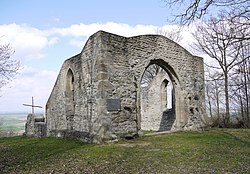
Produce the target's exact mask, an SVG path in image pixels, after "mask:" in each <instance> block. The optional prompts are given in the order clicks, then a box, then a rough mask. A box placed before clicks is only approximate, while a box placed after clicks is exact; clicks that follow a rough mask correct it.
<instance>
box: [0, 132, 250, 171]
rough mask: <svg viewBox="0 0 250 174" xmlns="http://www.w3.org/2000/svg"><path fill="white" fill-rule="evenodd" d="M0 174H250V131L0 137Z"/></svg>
mask: <svg viewBox="0 0 250 174" xmlns="http://www.w3.org/2000/svg"><path fill="white" fill-rule="evenodd" d="M0 171H1V172H2V173H88V174H91V173H119V174H123V173H124V174H125V173H126V174H127V173H143V174H147V173H249V171H250V129H211V130H209V131H204V132H176V133H173V134H165V135H157V136H151V137H141V138H138V139H135V140H130V141H125V140H123V141H119V142H116V143H112V144H103V145H94V144H85V143H82V142H79V141H75V140H65V139H58V138H43V139H37V138H30V137H12V138H0ZM1 172H0V173H1Z"/></svg>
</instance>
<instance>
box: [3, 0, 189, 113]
mask: <svg viewBox="0 0 250 174" xmlns="http://www.w3.org/2000/svg"><path fill="white" fill-rule="evenodd" d="M171 13H172V11H171V9H169V8H167V7H166V6H165V4H164V2H163V1H162V0H120V1H118V0H105V1H104V0H88V1H87V0H86V1H85V0H0V16H1V17H0V36H1V38H0V44H6V43H9V44H10V45H11V47H12V48H13V49H14V50H15V54H14V55H13V58H15V59H17V60H19V61H20V62H21V65H22V69H21V70H20V74H19V75H18V76H17V77H16V78H15V79H14V80H13V81H12V82H11V83H9V84H8V85H7V86H5V87H3V88H2V89H1V91H0V95H1V97H0V113H3V112H30V108H27V107H24V106H22V104H23V103H30V102H31V96H34V98H35V104H37V105H42V106H43V107H44V106H45V104H46V101H47V99H48V97H49V94H50V92H51V90H52V87H53V85H54V83H55V79H56V77H57V74H58V72H59V70H60V68H61V65H62V63H63V61H64V60H65V59H67V58H69V57H71V56H73V55H75V54H78V53H79V52H80V51H81V50H82V48H83V46H84V43H85V41H86V40H87V38H88V37H89V36H90V35H92V34H94V33H95V32H97V31H98V30H105V31H108V32H111V33H115V34H119V35H122V36H126V37H129V36H135V35H140V34H155V33H156V31H157V29H158V28H162V29H164V30H170V29H173V28H175V27H176V26H175V25H173V24H170V23H169V22H168V20H167V19H173V18H172V15H171ZM182 34H183V35H185V36H186V37H185V39H183V40H182V41H181V43H180V44H181V45H183V46H184V47H185V45H187V41H188V40H190V39H189V37H188V33H185V31H184V33H182ZM43 111H44V109H40V110H38V111H37V112H43Z"/></svg>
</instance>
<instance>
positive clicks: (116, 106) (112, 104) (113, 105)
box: [107, 99, 121, 111]
mask: <svg viewBox="0 0 250 174" xmlns="http://www.w3.org/2000/svg"><path fill="white" fill-rule="evenodd" d="M107 110H108V111H120V110H121V100H120V99H107Z"/></svg>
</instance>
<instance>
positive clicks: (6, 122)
mask: <svg viewBox="0 0 250 174" xmlns="http://www.w3.org/2000/svg"><path fill="white" fill-rule="evenodd" d="M27 115H28V114H26V113H21V114H20V113H18V114H0V123H1V124H0V130H1V131H10V130H11V131H22V130H24V129H25V123H26V118H27Z"/></svg>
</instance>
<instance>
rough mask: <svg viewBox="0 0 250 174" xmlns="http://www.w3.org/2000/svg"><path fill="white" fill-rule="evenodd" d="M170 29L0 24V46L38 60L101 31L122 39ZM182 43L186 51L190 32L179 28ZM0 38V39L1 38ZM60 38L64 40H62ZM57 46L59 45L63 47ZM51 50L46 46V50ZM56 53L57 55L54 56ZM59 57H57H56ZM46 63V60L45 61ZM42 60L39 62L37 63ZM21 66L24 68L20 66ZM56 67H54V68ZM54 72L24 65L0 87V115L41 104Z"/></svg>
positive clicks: (107, 24)
mask: <svg viewBox="0 0 250 174" xmlns="http://www.w3.org/2000/svg"><path fill="white" fill-rule="evenodd" d="M159 27H160V28H162V29H164V30H170V29H173V28H175V27H176V26H171V25H165V26H153V25H135V26H130V25H128V24H122V23H114V22H107V23H104V24H100V23H93V24H74V25H71V26H69V27H65V28H48V29H46V30H40V29H38V28H35V27H31V26H27V25H18V24H6V25H0V33H1V35H2V37H1V38H0V42H1V43H10V44H11V46H12V47H13V48H14V49H15V51H16V53H15V54H14V55H15V57H20V58H22V59H25V60H29V59H35V60H34V61H33V62H35V61H36V59H38V58H41V57H43V56H45V55H46V56H48V57H50V55H48V53H46V48H47V47H50V46H51V45H55V44H57V43H59V42H63V44H65V46H63V47H60V49H64V50H67V49H69V48H68V44H70V45H73V46H76V47H78V48H83V46H84V43H85V41H86V39H87V38H88V37H89V36H91V35H92V34H94V33H95V32H97V31H99V30H104V31H107V32H111V33H114V34H118V35H122V36H125V37H130V36H136V35H143V34H156V32H157V29H158V28H159ZM181 34H182V35H183V38H184V39H183V40H182V41H181V42H180V44H181V45H182V46H183V47H185V48H188V43H190V41H191V40H192V39H193V38H192V36H191V34H190V31H189V30H187V29H183V30H182V33H181ZM1 35H0V36H1ZM62 38H64V39H62ZM63 44H61V43H60V46H61V45H63ZM51 49H53V47H50V51H51ZM58 54H60V53H58ZM60 56H62V55H58V57H60ZM47 60H48V59H47ZM41 61H42V60H39V63H40V62H41ZM23 66H25V65H23ZM57 68H58V67H56V69H57ZM56 76H57V72H54V71H48V70H46V69H44V70H42V71H39V70H37V69H34V68H32V67H27V66H25V67H24V69H23V70H22V71H21V74H20V75H19V76H18V77H17V78H16V79H15V80H13V81H12V82H11V83H10V84H9V85H8V86H6V87H4V88H2V90H1V92H0V95H2V97H0V112H4V111H8V112H13V111H30V109H29V108H25V107H23V106H22V103H28V102H30V100H31V96H34V97H35V102H36V104H38V105H43V106H44V105H45V104H46V102H47V99H48V97H49V95H50V92H51V90H52V87H53V85H54V83H55V79H56Z"/></svg>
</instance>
